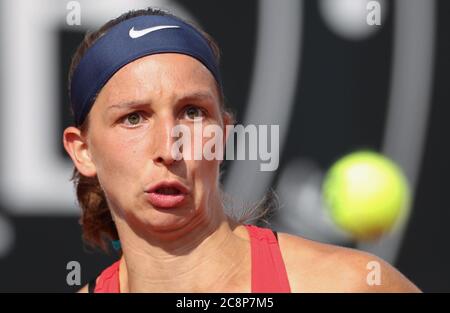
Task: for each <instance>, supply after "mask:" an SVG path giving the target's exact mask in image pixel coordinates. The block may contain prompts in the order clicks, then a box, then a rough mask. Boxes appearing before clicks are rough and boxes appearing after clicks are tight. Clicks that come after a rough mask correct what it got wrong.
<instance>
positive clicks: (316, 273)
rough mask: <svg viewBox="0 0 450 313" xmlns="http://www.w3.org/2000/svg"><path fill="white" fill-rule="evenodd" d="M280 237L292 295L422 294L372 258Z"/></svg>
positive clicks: (284, 236)
mask: <svg viewBox="0 0 450 313" xmlns="http://www.w3.org/2000/svg"><path fill="white" fill-rule="evenodd" d="M278 234H279V235H278V239H279V244H280V249H281V253H282V256H283V260H284V262H285V265H286V271H287V274H288V278H289V282H290V284H291V290H292V291H293V292H420V290H419V289H418V288H417V287H416V286H415V285H414V284H413V283H412V282H411V281H409V280H408V279H407V278H406V277H405V276H404V275H403V274H401V273H400V272H399V271H398V270H396V269H395V268H394V267H393V266H391V265H390V264H388V263H387V262H385V261H384V260H382V259H381V258H379V257H377V256H375V255H373V254H370V253H367V252H363V251H359V250H355V249H350V248H344V247H339V246H335V245H330V244H324V243H320V242H316V241H312V240H308V239H305V238H302V237H299V236H295V235H291V234H287V233H278Z"/></svg>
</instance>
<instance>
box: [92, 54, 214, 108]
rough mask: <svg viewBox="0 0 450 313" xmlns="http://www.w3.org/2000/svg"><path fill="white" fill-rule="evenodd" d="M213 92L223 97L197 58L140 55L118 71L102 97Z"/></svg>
mask: <svg viewBox="0 0 450 313" xmlns="http://www.w3.org/2000/svg"><path fill="white" fill-rule="evenodd" d="M199 91H202V92H209V93H211V95H212V96H214V97H219V94H218V88H217V84H216V81H215V79H214V77H213V75H212V74H211V73H210V71H209V70H208V69H207V68H206V67H205V66H204V65H203V64H202V63H201V62H200V61H198V60H197V59H195V58H193V57H190V56H187V55H184V54H177V53H162V54H154V55H149V56H145V57H142V58H139V59H137V60H135V61H133V62H131V63H129V64H127V65H125V66H124V67H122V68H121V69H120V70H119V71H117V72H116V73H115V74H114V75H113V76H112V77H111V79H109V81H108V82H107V83H106V84H105V86H104V87H103V88H102V90H101V92H100V94H99V98H100V97H102V98H107V99H110V98H114V99H116V100H117V99H118V98H129V97H143V96H149V95H155V96H162V95H163V94H164V95H166V94H175V95H176V94H186V93H195V92H199Z"/></svg>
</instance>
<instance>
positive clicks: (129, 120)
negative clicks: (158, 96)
mask: <svg viewBox="0 0 450 313" xmlns="http://www.w3.org/2000/svg"><path fill="white" fill-rule="evenodd" d="M122 121H123V123H124V124H125V125H128V126H136V125H139V123H140V122H141V121H142V114H141V113H139V112H133V113H130V114H127V115H126V116H125V117H124V118H122Z"/></svg>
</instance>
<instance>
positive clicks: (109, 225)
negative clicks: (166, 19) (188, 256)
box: [68, 8, 274, 251]
mask: <svg viewBox="0 0 450 313" xmlns="http://www.w3.org/2000/svg"><path fill="white" fill-rule="evenodd" d="M142 15H164V16H173V15H172V14H170V13H168V12H166V11H162V10H159V9H154V8H148V9H143V10H137V11H129V12H127V13H124V14H122V15H120V16H119V17H117V18H115V19H112V20H110V21H109V22H107V23H106V24H104V25H103V26H102V27H100V29H98V30H97V31H94V32H89V33H87V34H86V36H85V37H84V40H83V41H82V42H81V44H80V45H79V46H78V48H77V50H76V52H75V54H74V56H73V58H72V62H71V65H70V69H69V80H68V85H69V98H70V92H71V91H70V84H71V80H72V76H73V72H74V70H75V68H76V67H77V65H78V64H79V62H80V60H81V58H82V57H83V56H84V54H85V53H86V51H87V50H88V49H89V48H90V47H91V46H92V45H93V44H94V43H95V42H96V41H97V40H98V39H99V38H100V37H102V36H103V35H104V34H106V33H107V32H108V30H110V29H111V28H112V27H113V26H114V25H116V24H118V23H120V22H122V21H124V20H127V19H130V18H132V17H136V16H142ZM176 18H178V19H179V17H176ZM189 24H191V25H192V26H193V27H195V28H196V29H197V30H198V31H199V32H200V33H201V34H203V36H204V37H205V38H206V40H207V42H208V44H209V46H210V48H211V49H212V51H213V53H214V56H215V57H216V61H217V63H219V61H220V49H219V46H218V45H217V43H216V42H215V40H214V39H213V38H212V37H211V36H210V35H209V34H207V33H206V32H204V31H202V30H201V29H200V28H199V27H197V26H195V25H193V23H189ZM219 95H220V101H221V110H222V112H224V113H226V114H228V115H229V116H230V117H231V119H232V121H234V120H233V114H232V112H231V111H230V110H229V109H227V108H225V105H224V102H225V101H224V95H223V91H222V89H221V88H220V87H219ZM72 114H73V112H72ZM77 126H78V127H79V129H80V131H81V134H82V135H85V134H86V132H87V131H88V128H89V114H88V116H87V117H86V119H85V121H84V122H83V123H82V124H81V125H77ZM71 180H72V181H73V182H74V185H75V189H76V195H77V199H78V202H79V205H80V207H81V218H80V224H81V226H82V232H83V240H84V242H86V243H88V244H89V245H90V246H92V247H98V248H101V249H102V250H104V251H109V242H110V241H111V240H117V239H119V237H118V233H117V228H116V226H115V224H114V221H113V219H112V216H111V212H110V210H109V207H108V204H107V201H106V197H105V194H104V192H103V189H102V188H101V186H100V183H99V181H98V178H97V177H96V176H95V177H86V176H84V175H82V174H80V172H79V171H78V170H77V168H76V167H74V169H73V174H72V177H71ZM269 198H270V199H269ZM273 199H274V197H273V196H270V195H269V196H267V195H266V197H265V198H264V199H263V201H262V202H260V204H259V205H257V206H255V207H254V208H253V209H250V210H246V211H245V212H244V213H243V215H242V216H241V217H240V218H238V220H239V222H243V221H246V220H249V219H255V218H256V219H258V218H259V217H263V216H265V215H266V213H267V212H268V210H269V209H271V208H273V207H274V205H273V203H274V202H273V201H272V200H273ZM271 203H272V204H271ZM261 206H263V207H264V208H265V209H264V210H263V212H261V213H260V214H259V216H257V217H254V215H255V214H254V213H255V211H260V207H261Z"/></svg>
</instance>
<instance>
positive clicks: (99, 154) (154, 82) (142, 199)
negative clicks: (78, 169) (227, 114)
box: [86, 53, 224, 231]
mask: <svg viewBox="0 0 450 313" xmlns="http://www.w3.org/2000/svg"><path fill="white" fill-rule="evenodd" d="M219 99H220V98H219V94H218V90H217V87H216V83H215V80H214V78H213V76H212V75H211V73H210V72H209V71H208V69H207V68H206V67H205V66H203V65H202V64H201V63H200V62H198V61H197V60H196V59H194V58H191V57H189V56H186V55H182V54H172V53H170V54H169V53H168V54H156V55H151V56H146V57H143V58H140V59H138V60H136V61H134V62H132V63H129V64H128V65H126V66H125V67H123V68H121V69H120V70H119V71H118V72H117V73H115V74H114V76H113V77H112V78H111V79H110V80H109V81H108V82H107V84H106V85H105V86H104V87H103V88H102V90H101V92H100V93H99V95H98V97H97V99H96V101H95V103H94V105H93V107H92V109H91V111H90V113H89V117H88V118H89V130H88V133H87V135H86V136H87V144H88V151H89V155H90V157H91V160H92V163H93V164H94V165H95V172H96V175H97V177H98V179H99V181H100V184H101V186H102V188H103V190H104V191H105V195H106V198H107V200H108V203H109V205H110V208H111V209H112V210H113V215H116V216H117V215H118V216H120V217H122V218H124V220H125V221H127V223H128V224H135V225H137V226H138V227H144V228H146V229H148V228H150V229H153V230H161V231H168V230H171V229H176V228H179V227H181V226H183V225H185V224H187V223H189V221H191V220H192V219H193V218H200V219H202V218H205V217H207V216H210V214H211V210H213V209H217V208H212V207H211V204H212V203H217V202H215V201H214V200H217V199H218V197H217V191H218V178H219V177H218V176H219V164H220V161H218V160H211V161H208V160H206V159H205V158H202V159H201V160H194V159H193V157H186V155H185V157H184V158H183V159H181V160H178V161H177V160H175V159H174V158H173V155H172V153H171V149H172V147H173V144H174V142H175V141H177V138H174V137H172V136H171V131H172V128H173V127H174V126H176V125H185V126H187V127H188V128H189V129H190V131H191V136H192V142H193V140H194V125H195V124H197V127H198V125H199V123H201V125H202V127H203V128H204V127H205V126H207V125H218V126H220V127H221V128H222V129H223V125H224V115H223V114H222V111H221V109H220V100H219ZM197 135H198V134H197ZM206 141H208V138H202V139H201V141H200V142H201V143H202V146H203V145H204V144H205V142H206ZM162 181H172V182H173V181H177V182H179V183H181V184H183V185H184V186H185V187H187V190H186V194H185V196H183V197H181V198H176V199H178V200H180V199H182V200H181V201H178V202H177V201H175V202H174V203H176V204H175V205H174V206H171V207H170V206H169V207H165V208H164V207H158V206H156V205H155V203H158V201H157V200H158V196H157V195H156V196H155V197H156V198H155V197H154V198H151V197H150V198H149V192H148V188H149V187H150V186H152V185H154V184H155V183H159V182H162ZM165 192H167V190H166V191H165ZM165 192H164V193H165ZM163 197H164V196H163ZM169 198H170V197H169ZM155 199H156V200H155ZM163 200H164V199H163ZM166 200H167V199H166ZM155 201H156V202H155ZM167 203H169V204H170V201H169V202H167V201H166V204H167Z"/></svg>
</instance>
